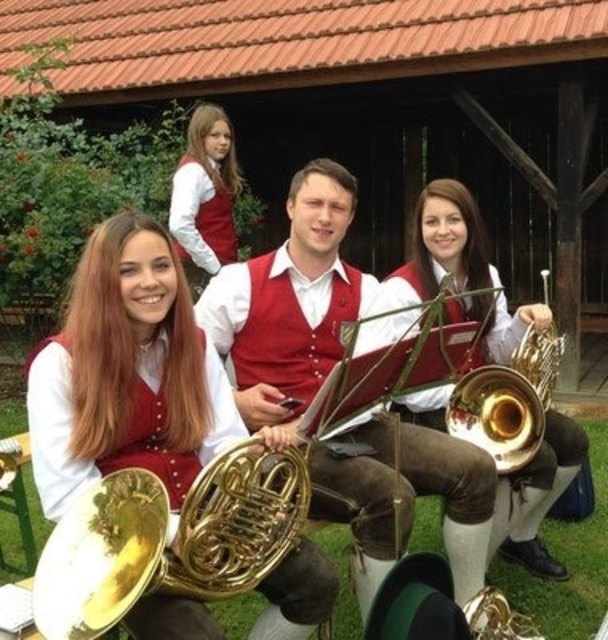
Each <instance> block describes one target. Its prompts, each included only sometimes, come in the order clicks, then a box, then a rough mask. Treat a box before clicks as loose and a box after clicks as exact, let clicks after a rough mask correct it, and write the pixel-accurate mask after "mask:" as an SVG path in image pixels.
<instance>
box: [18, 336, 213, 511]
mask: <svg viewBox="0 0 608 640" xmlns="http://www.w3.org/2000/svg"><path fill="white" fill-rule="evenodd" d="M201 334H202V332H201ZM203 340H204V334H203ZM51 341H55V342H58V343H59V344H61V345H62V346H64V347H65V348H66V349H67V348H68V340H67V338H66V336H65V334H60V335H57V336H53V337H52V338H47V339H46V340H44V341H43V342H42V343H41V344H40V345H39V346H38V347H37V348H36V351H35V353H39V352H40V351H41V350H42V348H43V347H44V346H46V345H47V344H48V343H49V342H51ZM33 357H35V354H33V356H32V357H30V358H28V362H29V363H31V362H32V361H33ZM136 394H137V398H136V401H135V412H134V415H133V418H132V419H131V423H130V424H129V426H128V427H127V429H126V430H125V431H124V439H123V441H122V442H120V443H118V445H117V447H116V449H115V450H114V451H112V452H111V453H110V454H108V455H107V456H104V457H103V458H100V459H99V460H96V461H95V464H96V465H97V467H98V469H99V470H100V471H101V474H102V475H103V476H107V475H108V474H110V473H112V472H113V471H117V470H119V469H126V468H127V467H138V468H140V469H147V470H148V471H151V472H153V473H155V474H156V475H157V476H158V477H159V478H160V479H161V481H162V483H163V484H164V485H165V488H166V489H167V493H168V494H169V501H170V504H171V509H179V508H180V507H181V505H182V504H183V502H184V499H185V497H186V493H187V491H188V489H189V488H190V485H191V484H192V483H193V482H194V479H195V478H196V476H197V475H198V474H199V472H200V470H201V469H202V465H201V463H200V461H199V459H198V456H197V454H196V452H195V451H188V452H182V453H177V452H175V451H170V450H167V449H166V448H165V446H164V444H163V438H162V434H163V431H164V428H165V425H166V423H167V407H166V404H165V397H164V394H163V389H162V388H161V389H160V390H159V392H158V393H157V394H156V393H154V392H153V391H152V389H150V387H148V385H147V384H146V383H145V382H144V381H143V380H142V379H141V378H138V379H137V387H136Z"/></svg>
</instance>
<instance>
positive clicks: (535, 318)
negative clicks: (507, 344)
mask: <svg viewBox="0 0 608 640" xmlns="http://www.w3.org/2000/svg"><path fill="white" fill-rule="evenodd" d="M516 313H517V316H518V317H519V318H520V319H521V320H523V321H524V322H525V323H526V324H533V325H534V329H535V330H536V331H538V332H539V333H541V332H542V331H544V330H545V329H548V328H549V326H550V325H551V322H552V320H553V313H552V312H551V309H550V308H549V307H548V306H547V305H546V304H528V305H524V306H523V307H519V309H518V310H517V312H516Z"/></svg>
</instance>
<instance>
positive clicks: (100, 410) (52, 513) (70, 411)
mask: <svg viewBox="0 0 608 640" xmlns="http://www.w3.org/2000/svg"><path fill="white" fill-rule="evenodd" d="M30 362H31V364H30V367H29V376H28V396H27V409H28V420H29V427H30V432H31V438H32V460H33V468H34V478H35V482H36V486H37V488H38V492H39V494H40V498H41V502H42V507H43V510H44V513H45V515H46V517H48V518H50V519H52V520H59V519H60V518H61V517H62V516H63V515H64V514H65V513H66V511H67V510H68V509H69V507H70V506H71V504H72V503H73V501H74V500H75V499H76V498H77V497H78V496H79V495H80V494H81V493H82V492H83V491H84V490H86V489H87V488H89V487H90V486H91V484H92V483H94V482H97V481H98V480H99V479H100V478H101V477H102V476H105V475H107V474H109V473H111V472H113V471H116V470H118V469H123V468H126V467H140V468H144V469H148V470H149V471H153V472H154V473H155V474H156V475H157V476H158V477H159V478H160V480H161V481H162V482H163V484H164V485H165V487H166V489H167V492H168V495H169V498H170V503H171V511H172V513H171V517H170V523H169V527H168V531H167V538H166V546H171V544H172V542H173V540H174V537H175V533H176V531H177V525H178V522H179V510H180V508H181V506H182V504H183V501H184V499H185V497H186V494H187V492H188V489H189V487H190V485H191V484H192V482H193V481H194V479H195V478H196V477H197V475H198V474H199V472H200V470H201V468H203V467H204V466H205V464H207V463H208V462H209V461H210V460H211V459H212V458H214V457H215V456H216V455H217V454H218V453H221V451H223V450H225V449H226V448H227V447H229V446H231V445H233V444H235V443H236V442H239V441H241V440H242V439H243V438H247V437H248V432H247V429H246V428H245V426H244V424H243V422H242V420H241V418H240V416H239V413H238V411H237V409H236V405H235V404H234V400H233V395H232V389H231V388H230V385H229V383H228V379H227V377H226V374H225V371H224V368H223V365H222V363H221V361H220V359H219V356H218V355H217V352H216V351H215V349H214V348H213V345H212V344H209V343H207V342H206V341H205V335H204V333H203V332H202V331H201V330H199V329H197V327H196V325H195V321H194V314H193V312H192V299H191V296H190V293H189V290H188V285H187V282H186V278H185V275H184V272H183V269H182V267H181V264H180V262H179V259H178V258H177V255H176V252H175V249H174V246H173V244H172V242H171V239H170V237H169V235H168V234H167V233H166V232H165V231H164V229H163V228H162V226H160V225H159V224H158V223H157V222H156V221H154V220H153V219H152V218H150V217H148V216H146V215H143V214H138V213H125V214H120V215H117V216H114V217H113V218H110V219H108V220H106V221H105V222H104V223H103V224H101V225H100V226H99V227H98V228H97V229H96V231H95V232H94V233H93V234H92V236H91V237H90V239H89V241H88V243H87V246H86V249H85V251H84V254H83V256H82V258H81V261H80V263H79V266H78V269H77V271H76V274H75V278H74V281H73V286H72V290H71V295H70V299H69V306H68V310H67V317H66V321H65V324H64V327H63V329H62V331H61V333H60V334H58V335H56V336H54V337H52V338H49V339H47V340H46V341H44V342H43V343H42V344H41V345H40V346H39V348H38V349H37V351H36V352H35V353H34V354H33V355H32V357H31V359H30ZM259 433H260V434H261V435H262V437H263V439H264V443H265V446H266V447H267V448H269V449H271V450H279V451H280V450H282V449H283V448H285V447H286V446H287V445H288V444H290V443H291V442H292V440H293V438H291V437H290V436H289V434H288V433H287V431H286V430H285V429H283V428H280V427H279V428H276V427H274V428H271V427H265V428H264V429H262V430H261V431H260V432H259ZM176 552H177V553H179V550H176ZM257 590H259V591H260V592H262V593H263V594H264V595H265V596H266V597H267V599H268V600H269V601H270V606H269V607H268V608H267V609H266V611H265V612H264V613H263V614H262V615H261V616H260V618H258V620H257V622H256V624H255V626H254V628H253V630H252V631H251V633H250V635H249V638H250V640H271V639H275V640H289V639H291V640H305V639H307V638H308V636H309V635H310V634H311V633H312V631H313V630H314V628H315V627H316V626H317V624H319V623H321V622H323V621H325V620H327V619H328V618H329V617H330V614H331V610H332V607H333V603H334V602H335V600H336V597H337V594H338V577H337V574H336V569H335V567H334V565H333V563H332V562H331V561H330V560H329V559H328V558H327V556H326V555H325V554H324V553H323V552H321V551H320V550H319V549H318V548H317V547H315V546H314V545H312V544H311V543H310V542H309V541H308V540H306V539H302V541H301V544H300V546H299V547H298V548H297V549H295V550H293V551H292V552H291V553H290V554H289V555H288V556H287V557H286V558H285V559H284V560H283V562H282V563H281V565H280V566H279V567H278V568H276V569H275V570H274V571H273V572H272V573H271V574H270V575H269V576H268V577H267V578H266V579H265V580H263V581H262V582H261V583H260V585H258V587H257ZM125 626H126V627H127V628H128V629H129V631H130V632H132V635H133V637H137V638H146V640H156V639H158V640H166V638H181V639H182V640H222V639H223V638H224V637H225V636H224V633H223V631H222V630H221V629H220V627H219V626H218V625H217V623H216V622H215V620H214V619H213V617H212V615H211V613H210V612H209V610H208V609H207V607H206V606H205V605H204V604H203V603H201V602H195V601H192V600H190V599H188V598H185V597H173V596H171V597H166V596H163V595H156V594H152V595H149V596H145V597H142V598H140V599H139V600H138V601H137V602H136V604H135V605H134V607H133V608H132V609H131V611H130V612H129V613H128V614H127V615H126V617H125Z"/></svg>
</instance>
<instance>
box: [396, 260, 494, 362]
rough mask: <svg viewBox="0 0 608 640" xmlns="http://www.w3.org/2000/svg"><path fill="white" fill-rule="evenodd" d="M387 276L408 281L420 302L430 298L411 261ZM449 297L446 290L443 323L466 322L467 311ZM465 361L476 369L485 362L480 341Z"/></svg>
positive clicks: (467, 318)
mask: <svg viewBox="0 0 608 640" xmlns="http://www.w3.org/2000/svg"><path fill="white" fill-rule="evenodd" d="M389 278H402V279H403V280H405V281H406V282H409V284H410V285H411V286H412V288H413V289H414V291H415V292H416V293H417V294H418V296H419V297H420V300H421V301H422V302H426V301H428V300H430V299H431V296H430V295H429V294H428V293H427V292H426V290H425V289H424V286H423V284H422V279H421V277H420V274H419V273H418V270H417V268H416V265H415V264H414V263H413V262H408V263H406V264H404V265H403V266H401V267H399V268H398V269H396V270H395V271H393V273H391V274H390V275H388V276H387V277H386V280H388V279H389ZM451 297H452V295H451V293H450V292H449V291H447V292H446V299H445V302H444V305H443V306H444V313H445V324H446V325H451V324H459V323H461V322H468V321H469V320H470V318H469V317H468V315H467V311H466V309H465V307H464V305H462V304H460V302H458V300H453V299H450V298H451ZM467 362H468V363H469V364H468V366H469V368H470V369H477V368H479V367H481V366H483V365H485V364H487V361H486V359H485V358H484V357H483V354H482V352H481V341H478V342H477V346H476V348H475V350H474V352H473V353H472V354H471V357H470V358H469V359H468V360H467Z"/></svg>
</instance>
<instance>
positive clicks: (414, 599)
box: [363, 552, 471, 640]
mask: <svg viewBox="0 0 608 640" xmlns="http://www.w3.org/2000/svg"><path fill="white" fill-rule="evenodd" d="M435 639H437V640H471V633H470V631H469V628H468V625H467V621H466V618H465V616H464V613H463V612H462V609H461V608H460V607H459V606H458V605H457V604H456V603H455V602H454V586H453V583H452V573H451V571H450V567H449V565H448V563H447V562H446V560H445V559H444V558H443V557H442V556H440V555H438V554H436V553H430V552H419V553H411V554H409V555H406V556H404V557H403V558H401V560H399V562H397V564H396V565H395V566H394V567H393V568H392V570H391V571H390V573H389V574H388V575H387V576H386V578H385V579H384V582H383V583H382V585H381V586H380V588H379V589H378V593H376V597H375V599H374V603H373V605H372V608H371V610H370V612H369V616H368V618H367V622H366V625H365V633H364V636H363V640H435Z"/></svg>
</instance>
